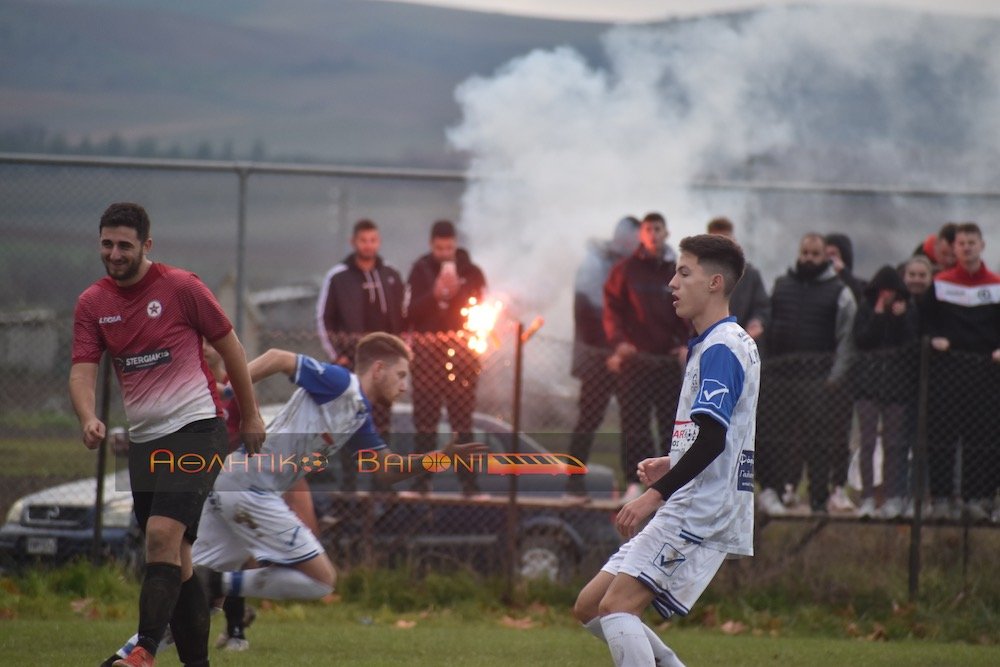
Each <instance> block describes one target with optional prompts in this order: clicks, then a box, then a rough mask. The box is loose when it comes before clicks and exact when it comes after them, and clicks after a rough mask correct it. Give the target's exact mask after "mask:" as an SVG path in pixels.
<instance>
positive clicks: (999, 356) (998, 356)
mask: <svg viewBox="0 0 1000 667" xmlns="http://www.w3.org/2000/svg"><path fill="white" fill-rule="evenodd" d="M991 357H992V358H993V361H994V362H996V363H1000V349H998V350H993V354H992V355H991Z"/></svg>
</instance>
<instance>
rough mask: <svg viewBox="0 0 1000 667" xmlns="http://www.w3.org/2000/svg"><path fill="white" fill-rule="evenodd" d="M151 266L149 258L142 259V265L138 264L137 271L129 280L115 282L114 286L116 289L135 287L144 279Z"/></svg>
mask: <svg viewBox="0 0 1000 667" xmlns="http://www.w3.org/2000/svg"><path fill="white" fill-rule="evenodd" d="M152 265H153V262H152V261H151V260H150V259H149V258H143V260H142V263H140V264H139V271H138V272H137V273H136V274H135V275H134V276H132V277H131V278H129V279H128V280H116V281H115V284H116V285H118V287H131V286H132V285H135V284H136V283H138V282H139V281H140V280H142V279H143V278H145V277H146V273H147V272H149V267H151V266H152Z"/></svg>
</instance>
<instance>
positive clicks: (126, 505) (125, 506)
mask: <svg viewBox="0 0 1000 667" xmlns="http://www.w3.org/2000/svg"><path fill="white" fill-rule="evenodd" d="M131 522H132V498H130V497H125V498H115V499H114V500H111V501H109V502H108V503H106V504H105V505H104V512H103V513H102V514H101V523H102V524H103V525H104V526H105V527H107V528H128V527H129V524H130V523H131Z"/></svg>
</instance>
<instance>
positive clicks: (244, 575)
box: [222, 565, 333, 600]
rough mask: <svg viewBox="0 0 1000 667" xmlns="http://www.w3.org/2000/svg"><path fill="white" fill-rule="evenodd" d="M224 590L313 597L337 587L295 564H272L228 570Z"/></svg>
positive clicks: (281, 597) (248, 594) (247, 594)
mask: <svg viewBox="0 0 1000 667" xmlns="http://www.w3.org/2000/svg"><path fill="white" fill-rule="evenodd" d="M222 592H223V593H225V594H226V595H242V596H243V597H247V598H267V599H269V600H313V599H316V598H321V597H323V596H324V595H329V594H330V593H332V592H333V586H329V585H327V584H324V583H321V582H319V581H316V580H315V579H313V578H312V577H310V576H309V575H306V574H303V573H302V572H299V571H298V570H296V569H295V568H292V567H280V566H274V565H269V566H267V567H261V568H257V569H255V570H243V571H240V572H224V573H223V574H222Z"/></svg>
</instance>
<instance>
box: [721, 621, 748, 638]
mask: <svg viewBox="0 0 1000 667" xmlns="http://www.w3.org/2000/svg"><path fill="white" fill-rule="evenodd" d="M719 629H720V630H722V632H723V633H724V634H727V635H738V634H740V633H743V632H746V629H747V626H746V625H744V624H743V623H740V622H739V621H726V622H725V623H723V624H722V625H721V626H720V627H719Z"/></svg>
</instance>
